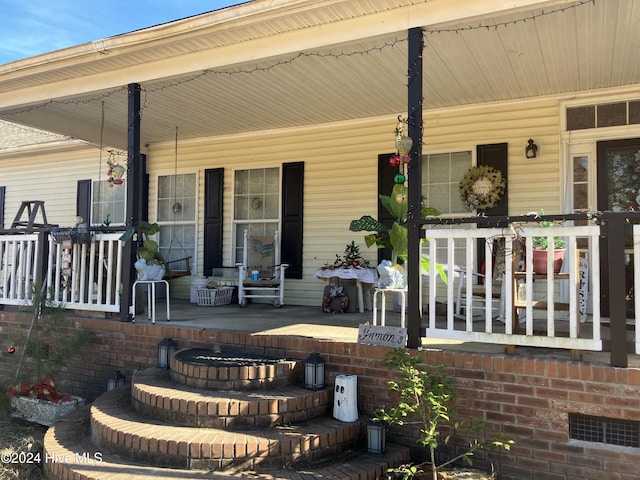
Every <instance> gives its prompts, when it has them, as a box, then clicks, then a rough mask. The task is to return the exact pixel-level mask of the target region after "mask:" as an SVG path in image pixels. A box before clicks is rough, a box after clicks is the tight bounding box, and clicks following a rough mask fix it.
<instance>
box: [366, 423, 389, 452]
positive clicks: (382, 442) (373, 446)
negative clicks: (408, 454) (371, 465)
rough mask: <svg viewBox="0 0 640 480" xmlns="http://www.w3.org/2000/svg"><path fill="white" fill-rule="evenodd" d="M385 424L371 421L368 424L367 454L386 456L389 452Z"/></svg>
mask: <svg viewBox="0 0 640 480" xmlns="http://www.w3.org/2000/svg"><path fill="white" fill-rule="evenodd" d="M385 427H386V424H385V422H380V421H376V420H369V421H368V422H367V453H369V454H370V455H384V452H385V451H386V450H387V438H386V436H387V432H386V428H385Z"/></svg>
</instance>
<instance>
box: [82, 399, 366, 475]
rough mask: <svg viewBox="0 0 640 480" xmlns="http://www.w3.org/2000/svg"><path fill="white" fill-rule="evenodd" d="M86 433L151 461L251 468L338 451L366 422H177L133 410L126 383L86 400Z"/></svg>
mask: <svg viewBox="0 0 640 480" xmlns="http://www.w3.org/2000/svg"><path fill="white" fill-rule="evenodd" d="M91 438H92V440H93V442H94V443H95V444H96V445H98V446H100V447H101V448H105V449H108V450H110V451H112V452H113V453H117V454H119V455H123V456H126V457H128V458H130V459H132V460H134V461H139V462H143V463H149V464H151V465H158V466H162V467H170V468H184V469H207V470H227V469H230V468H238V469H245V470H254V469H257V468H265V467H275V468H283V467H285V466H290V465H293V464H296V463H305V462H317V461H319V460H321V459H323V458H327V457H331V456H335V455H339V454H342V453H344V452H345V451H348V450H350V449H353V448H355V447H357V446H358V445H359V444H361V443H362V442H363V440H364V439H365V438H366V425H365V422H364V420H363V419H361V420H358V421H355V422H349V423H346V422H340V421H338V420H335V419H334V418H332V417H329V416H324V417H318V418H315V419H312V420H308V421H306V422H304V423H301V424H298V425H291V426H288V425H284V426H275V427H268V428H254V429H250V430H242V431H225V430H220V429H215V428H193V427H181V426H175V425H169V424H166V423H164V422H161V421H159V420H154V419H150V418H148V417H145V416H143V415H142V414H140V413H138V412H136V411H134V410H133V408H132V406H131V403H130V389H129V388H126V387H123V388H119V389H115V390H112V391H110V392H106V393H104V394H102V395H101V396H100V397H98V399H96V401H95V402H94V403H93V405H92V406H91Z"/></svg>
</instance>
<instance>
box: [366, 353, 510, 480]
mask: <svg viewBox="0 0 640 480" xmlns="http://www.w3.org/2000/svg"><path fill="white" fill-rule="evenodd" d="M421 362H422V359H421V358H420V357H417V356H411V355H410V354H409V353H408V352H407V351H406V350H404V349H402V348H397V349H394V350H393V351H391V352H389V353H388V354H387V355H386V357H385V363H386V364H387V365H388V366H389V368H390V369H391V370H395V371H397V372H399V374H400V375H399V378H398V379H397V380H391V381H389V382H388V383H387V385H388V386H389V389H390V390H391V391H393V392H397V393H398V394H399V396H400V401H399V403H398V405H397V406H395V407H391V408H389V409H380V410H377V411H376V416H375V418H374V420H377V421H385V422H387V423H388V424H391V425H420V436H419V438H418V440H417V442H418V443H419V444H420V445H422V446H423V447H425V448H427V449H428V451H429V461H428V462H424V463H421V464H417V465H411V464H410V465H403V466H400V467H398V468H396V469H393V470H392V471H393V472H395V473H399V474H401V475H402V478H403V479H404V480H406V479H408V478H410V477H412V476H414V475H415V474H417V473H419V472H422V469H421V467H422V466H424V465H425V464H426V463H431V468H432V472H433V480H437V478H438V471H441V470H442V469H443V468H444V467H447V466H448V465H451V464H452V463H454V462H457V461H463V462H464V463H466V464H467V465H471V457H472V456H473V454H474V452H475V451H476V450H478V449H485V450H486V449H489V448H491V447H500V448H504V449H505V450H509V448H510V446H511V445H512V444H513V441H512V440H509V441H502V440H501V434H499V435H498V436H497V437H496V438H495V439H492V440H487V439H474V441H473V442H471V443H470V444H469V448H468V449H467V450H466V451H465V452H463V453H461V454H459V455H456V456H454V457H453V458H451V459H449V460H447V461H445V462H443V463H441V464H440V465H438V464H436V455H435V454H436V449H437V448H438V446H439V445H440V444H441V443H444V444H446V443H448V441H449V436H446V437H444V438H442V436H441V429H442V426H443V425H446V424H449V423H450V422H453V427H454V428H455V429H464V430H465V431H466V432H467V433H473V432H478V431H479V430H481V429H482V427H483V425H484V422H483V421H482V420H473V421H472V422H471V423H470V424H467V425H464V424H463V423H462V422H455V421H454V419H455V416H456V413H455V409H454V407H453V404H454V401H455V391H454V388H453V383H452V381H451V379H450V378H449V377H448V375H447V373H446V370H445V367H444V366H443V365H421Z"/></svg>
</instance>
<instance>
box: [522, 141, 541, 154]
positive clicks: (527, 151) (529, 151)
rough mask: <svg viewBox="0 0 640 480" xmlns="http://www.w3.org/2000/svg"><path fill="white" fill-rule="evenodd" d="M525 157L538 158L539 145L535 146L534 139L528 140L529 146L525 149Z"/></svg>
mask: <svg viewBox="0 0 640 480" xmlns="http://www.w3.org/2000/svg"><path fill="white" fill-rule="evenodd" d="M524 156H525V157H527V158H536V157H537V156H538V145H536V144H535V142H534V141H533V138H530V139H529V140H527V146H526V147H525V148H524Z"/></svg>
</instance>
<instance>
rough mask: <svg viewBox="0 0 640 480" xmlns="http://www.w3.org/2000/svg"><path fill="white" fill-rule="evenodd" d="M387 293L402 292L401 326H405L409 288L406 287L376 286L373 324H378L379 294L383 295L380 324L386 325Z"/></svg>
mask: <svg viewBox="0 0 640 480" xmlns="http://www.w3.org/2000/svg"><path fill="white" fill-rule="evenodd" d="M387 293H399V294H400V299H401V301H400V327H401V328H405V312H406V310H407V289H406V288H376V289H375V290H374V291H373V324H374V325H377V324H378V294H379V295H380V296H381V297H382V305H381V309H380V325H382V326H383V327H384V326H385V316H386V313H387V312H386V307H387V305H386V300H387V298H386V297H387Z"/></svg>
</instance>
